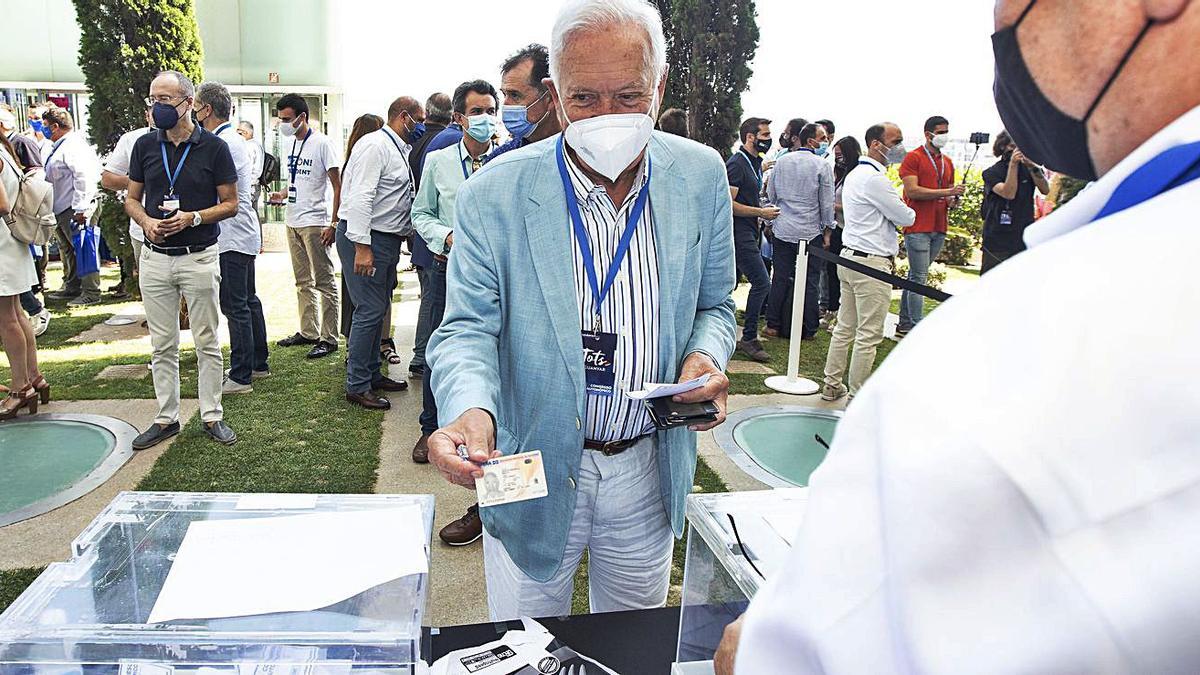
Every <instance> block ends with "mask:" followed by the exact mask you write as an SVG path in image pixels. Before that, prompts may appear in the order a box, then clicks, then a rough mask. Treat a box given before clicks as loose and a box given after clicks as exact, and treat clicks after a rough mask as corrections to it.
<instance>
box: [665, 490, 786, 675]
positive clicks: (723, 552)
mask: <svg viewBox="0 0 1200 675" xmlns="http://www.w3.org/2000/svg"><path fill="white" fill-rule="evenodd" d="M807 501H808V488H781V489H775V490H759V491H754V492H728V493H723V494H693V495H688V498H687V522H688V534H687V557H686V559H685V562H684V573H683V595H682V599H681V601H680V613H679V645H678V651H677V653H676V658H675V664H674V666H673V667H672V673H673V674H674V675H692V674H693V673H695V674H704V673H711V672H713V665H712V659H713V654H714V653H715V652H716V649H717V645H718V644H720V642H721V635H722V633H723V632H724V630H725V626H727V625H729V623H731V622H732V621H733V620H735V619H737V618H738V617H739V616H740V615H741V614H742V612H744V611H746V607H747V606H748V605H749V604H750V600H751V599H752V598H753V597H754V595H755V594H756V593H757V592H758V589H759V588H760V587H761V586H762V585H763V584H764V583H765V582H766V580H767V579H769V578H771V576H772V575H774V574H775V573H776V572H778V571H779V570H780V569H782V568H783V567H784V565H785V564H786V562H787V556H788V554H789V553H790V552H791V545H792V541H794V539H795V537H796V536H797V535H798V533H799V529H800V523H801V520H802V518H803V516H804V507H805V505H806V504H807Z"/></svg>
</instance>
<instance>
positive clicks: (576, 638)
mask: <svg viewBox="0 0 1200 675" xmlns="http://www.w3.org/2000/svg"><path fill="white" fill-rule="evenodd" d="M537 621H538V623H540V624H542V625H543V626H545V627H546V630H548V631H550V632H551V633H552V634H553V635H554V636H555V637H556V638H558V639H559V641H561V642H562V643H563V644H565V645H566V646H568V647H570V648H571V649H574V650H575V651H577V652H579V653H580V654H583V655H584V656H587V657H590V658H592V659H595V660H596V661H599V662H600V663H602V664H604V665H606V666H608V667H609V668H611V669H612V670H614V671H616V672H618V673H621V675H642V674H643V673H644V674H645V675H658V674H667V673H670V672H671V664H672V663H674V662H675V647H676V643H677V642H678V640H679V608H678V607H660V608H657V609H644V610H636V611H628V612H609V613H606V614H578V615H575V616H565V617H555V618H548V619H538V620H537ZM520 628H521V622H520V621H506V622H502V623H477V624H466V625H462V626H447V627H445V628H441V629H434V630H436V632H434V630H429V629H426V630H428V631H429V639H428V642H427V643H426V649H424V650H423V653H424V654H426V659H427V660H428V662H429V663H433V662H434V661H436V660H438V659H439V658H441V657H443V656H445V655H446V654H448V653H450V652H452V651H455V650H457V649H465V648H467V647H475V646H478V645H481V644H484V643H486V642H491V641H492V640H496V639H499V638H500V636H501V635H503V634H504V633H505V632H506V631H508V630H514V629H520Z"/></svg>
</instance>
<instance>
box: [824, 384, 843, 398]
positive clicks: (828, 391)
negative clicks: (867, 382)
mask: <svg viewBox="0 0 1200 675" xmlns="http://www.w3.org/2000/svg"><path fill="white" fill-rule="evenodd" d="M845 395H846V385H844V384H839V385H837V386H836V387H835V386H833V385H832V384H827V385H825V386H824V387H822V388H821V400H822V401H836V400H838V399H840V398H841V397H843V396H845Z"/></svg>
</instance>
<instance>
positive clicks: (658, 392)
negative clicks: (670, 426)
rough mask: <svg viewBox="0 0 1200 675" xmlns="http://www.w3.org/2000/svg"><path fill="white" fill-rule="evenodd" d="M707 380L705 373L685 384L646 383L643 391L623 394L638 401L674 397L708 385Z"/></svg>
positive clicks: (707, 376)
mask: <svg viewBox="0 0 1200 675" xmlns="http://www.w3.org/2000/svg"><path fill="white" fill-rule="evenodd" d="M708 378H709V375H708V374H707V373H706V374H704V375H701V376H700V377H697V378H696V379H694V380H688V381H687V382H680V383H678V384H655V383H653V382H647V383H646V384H645V385H644V386H645V387H646V388H645V389H639V390H637V391H627V392H625V395H626V396H628V397H629V398H633V399H638V400H641V399H647V398H662V397H663V396H674V395H676V394H682V393H684V392H688V391H691V390H693V389H699V388H700V387H703V386H704V385H706V384H708Z"/></svg>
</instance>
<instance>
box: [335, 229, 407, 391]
mask: <svg viewBox="0 0 1200 675" xmlns="http://www.w3.org/2000/svg"><path fill="white" fill-rule="evenodd" d="M401 241H403V238H402V237H401V236H400V235H398V234H388V233H384V232H371V255H373V256H374V258H375V274H374V275H372V276H362V275H359V274H355V273H354V251H355V244H354V242H352V241H350V240H349V239H347V238H346V221H344V220H343V221H341V222H340V223H338V226H337V252H338V258H340V259H341V261H342V284H344V285H345V287H346V289H347V291H349V293H350V299H351V300H352V301H354V316H353V317H352V318H351V319H350V337H349V338H347V339H346V351H347V352H348V353H349V357H348V360H347V362H346V393H348V394H365V393H366V392H368V391H370V389H371V385H372V383H374V382H378V381H379V380H380V379H381V378H382V377H383V373H382V371H380V366H381V364H382V359H381V358H380V355H379V341H380V340H382V339H383V316H384V314H386V313H387V308H388V305H389V304H390V303H391V301H392V291H394V290H395V289H396V265H397V264H398V263H399V262H400V242H401Z"/></svg>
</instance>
